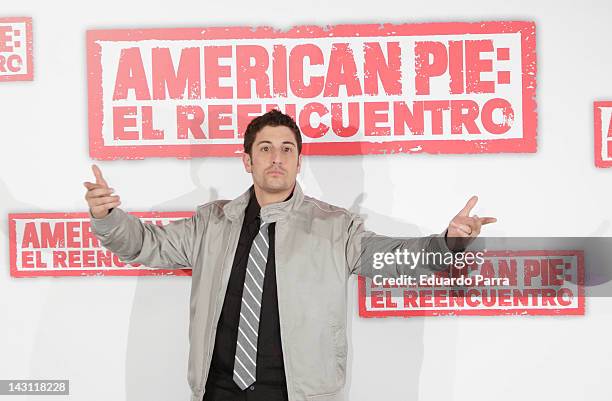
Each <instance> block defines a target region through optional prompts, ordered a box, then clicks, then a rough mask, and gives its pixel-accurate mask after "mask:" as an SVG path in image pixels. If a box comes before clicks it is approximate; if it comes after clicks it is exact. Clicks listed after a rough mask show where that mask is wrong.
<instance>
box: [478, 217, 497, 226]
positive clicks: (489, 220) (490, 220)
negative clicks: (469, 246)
mask: <svg viewBox="0 0 612 401" xmlns="http://www.w3.org/2000/svg"><path fill="white" fill-rule="evenodd" d="M496 221H497V219H496V218H495V217H481V218H480V223H481V224H482V225H485V224H491V223H495V222H496Z"/></svg>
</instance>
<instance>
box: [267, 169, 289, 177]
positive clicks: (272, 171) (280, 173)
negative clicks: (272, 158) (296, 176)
mask: <svg viewBox="0 0 612 401" xmlns="http://www.w3.org/2000/svg"><path fill="white" fill-rule="evenodd" d="M268 174H269V175H274V176H277V175H284V174H285V173H284V172H283V171H280V170H271V171H268Z"/></svg>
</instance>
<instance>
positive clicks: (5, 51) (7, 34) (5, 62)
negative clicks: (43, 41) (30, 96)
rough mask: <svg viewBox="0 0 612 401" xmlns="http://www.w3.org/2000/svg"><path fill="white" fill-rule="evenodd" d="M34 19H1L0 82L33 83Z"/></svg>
mask: <svg viewBox="0 0 612 401" xmlns="http://www.w3.org/2000/svg"><path fill="white" fill-rule="evenodd" d="M33 69H34V66H33V63H32V18H28V17H15V18H0V81H31V80H32V79H33V77H34V72H33Z"/></svg>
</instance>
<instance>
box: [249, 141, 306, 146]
mask: <svg viewBox="0 0 612 401" xmlns="http://www.w3.org/2000/svg"><path fill="white" fill-rule="evenodd" d="M264 143H267V144H270V145H272V142H270V141H261V142H257V145H261V144H264ZM282 144H283V145H292V146H296V145H295V143H293V142H291V141H283V143H282Z"/></svg>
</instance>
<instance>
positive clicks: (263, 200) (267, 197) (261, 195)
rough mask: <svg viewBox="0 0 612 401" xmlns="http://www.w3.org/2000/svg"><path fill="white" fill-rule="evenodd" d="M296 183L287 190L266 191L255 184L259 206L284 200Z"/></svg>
mask: <svg viewBox="0 0 612 401" xmlns="http://www.w3.org/2000/svg"><path fill="white" fill-rule="evenodd" d="M294 187H295V184H293V186H292V187H291V188H289V189H287V190H284V191H279V192H266V191H264V190H263V189H261V188H259V187H258V186H255V187H254V189H255V197H256V198H257V203H259V207H264V206H268V205H271V204H273V203H279V202H284V201H285V199H287V197H288V196H289V194H291V192H292V191H293V188H294Z"/></svg>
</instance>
